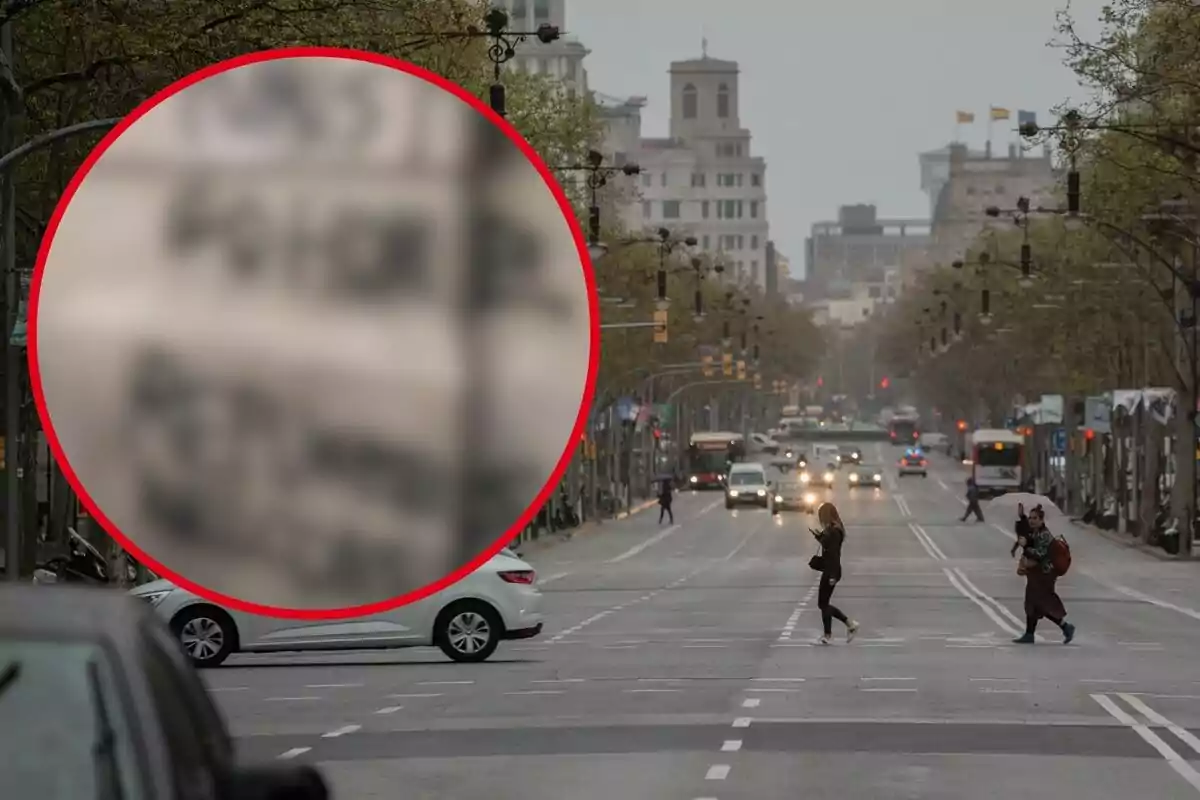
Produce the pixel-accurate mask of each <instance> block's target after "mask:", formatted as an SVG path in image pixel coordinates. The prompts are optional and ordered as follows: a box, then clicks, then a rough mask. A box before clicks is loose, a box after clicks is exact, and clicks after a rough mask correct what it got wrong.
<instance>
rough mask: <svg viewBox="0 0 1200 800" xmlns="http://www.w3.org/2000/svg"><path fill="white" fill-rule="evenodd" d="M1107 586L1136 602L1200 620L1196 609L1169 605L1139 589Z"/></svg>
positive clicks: (1114, 585)
mask: <svg viewBox="0 0 1200 800" xmlns="http://www.w3.org/2000/svg"><path fill="white" fill-rule="evenodd" d="M1088 574H1089V575H1091V573H1088ZM1092 577H1095V576H1094V575H1092ZM1097 580H1099V579H1097ZM1100 582H1101V583H1104V581H1100ZM1106 585H1107V586H1109V587H1110V588H1112V589H1116V590H1117V591H1118V592H1120V593H1121V594H1123V595H1125V596H1126V597H1132V598H1133V599H1134V600H1141V601H1142V602H1143V603H1149V604H1150V605H1152V606H1158V607H1159V608H1165V609H1167V610H1168V611H1174V612H1176V613H1179V614H1183V615H1184V616H1185V617H1191V618H1192V619H1197V620H1200V611H1197V610H1196V609H1194V608H1188V607H1187V606H1179V605H1175V604H1174V603H1168V602H1167V601H1166V600H1160V599H1159V598H1157V597H1154V596H1152V595H1148V594H1146V593H1145V592H1139V591H1138V590H1137V589H1130V588H1129V587H1128V586H1120V585H1117V584H1106Z"/></svg>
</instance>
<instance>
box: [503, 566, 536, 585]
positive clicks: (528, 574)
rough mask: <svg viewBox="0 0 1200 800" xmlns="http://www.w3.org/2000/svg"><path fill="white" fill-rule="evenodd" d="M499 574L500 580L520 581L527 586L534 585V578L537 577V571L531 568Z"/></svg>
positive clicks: (506, 581)
mask: <svg viewBox="0 0 1200 800" xmlns="http://www.w3.org/2000/svg"><path fill="white" fill-rule="evenodd" d="M498 574H499V575H500V580H502V581H504V582H505V583H520V584H523V585H525V586H532V585H533V582H534V580H536V579H537V573H536V572H534V571H533V570H531V569H519V570H513V571H511V572H501V573H498Z"/></svg>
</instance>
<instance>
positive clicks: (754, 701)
mask: <svg viewBox="0 0 1200 800" xmlns="http://www.w3.org/2000/svg"><path fill="white" fill-rule="evenodd" d="M760 703H762V700H760V699H758V698H757V697H747V698H746V699H745V700H743V701H742V708H758V706H759V704H760Z"/></svg>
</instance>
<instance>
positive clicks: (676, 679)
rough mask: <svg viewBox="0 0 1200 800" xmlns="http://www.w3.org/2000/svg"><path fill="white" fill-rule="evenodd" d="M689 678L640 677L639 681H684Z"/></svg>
mask: <svg viewBox="0 0 1200 800" xmlns="http://www.w3.org/2000/svg"><path fill="white" fill-rule="evenodd" d="M686 681H687V678H638V683H684V682H686Z"/></svg>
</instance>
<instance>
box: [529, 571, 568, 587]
mask: <svg viewBox="0 0 1200 800" xmlns="http://www.w3.org/2000/svg"><path fill="white" fill-rule="evenodd" d="M574 574H575V573H573V572H559V573H557V574H555V575H551V576H550V577H548V578H538V581H537V583H538V586H545V585H546V584H547V583H554V582H555V581H561V580H562V579H563V578H565V577H567V576H568V575H574Z"/></svg>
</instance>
